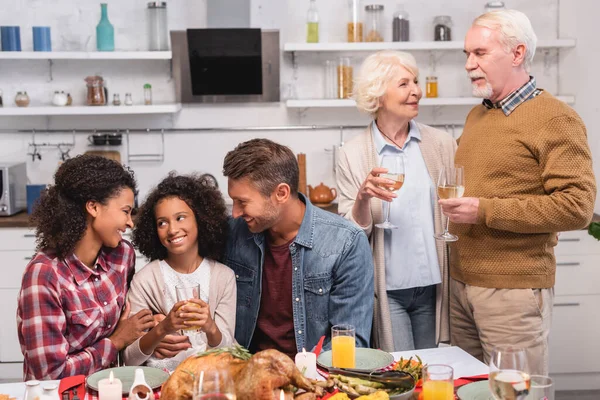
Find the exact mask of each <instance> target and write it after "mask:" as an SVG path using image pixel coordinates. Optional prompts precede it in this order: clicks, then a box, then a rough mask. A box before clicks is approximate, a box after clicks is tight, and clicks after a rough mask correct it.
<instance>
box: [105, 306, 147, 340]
mask: <svg viewBox="0 0 600 400" xmlns="http://www.w3.org/2000/svg"><path fill="white" fill-rule="evenodd" d="M130 309H131V307H130V305H129V301H128V302H127V303H126V304H125V309H124V310H123V312H122V313H121V317H120V318H119V323H118V324H117V327H116V328H115V330H114V332H113V333H112V335H110V336H109V338H108V339H109V340H110V341H111V342H113V344H114V345H115V347H116V348H117V349H118V350H122V349H124V348H125V347H127V346H129V345H130V344H131V343H133V342H135V341H136V340H137V339H138V338H139V337H140V336H142V335H144V334H145V333H146V331H147V330H148V329H151V328H152V327H153V326H154V318H152V312H151V311H150V310H148V309H146V310H142V311H140V312H138V313H137V314H135V315H134V316H131V317H130V316H129V311H130Z"/></svg>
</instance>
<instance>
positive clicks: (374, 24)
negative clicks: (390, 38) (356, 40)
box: [365, 4, 383, 42]
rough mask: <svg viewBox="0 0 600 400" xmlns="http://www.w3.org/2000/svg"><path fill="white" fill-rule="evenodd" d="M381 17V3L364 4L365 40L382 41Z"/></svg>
mask: <svg viewBox="0 0 600 400" xmlns="http://www.w3.org/2000/svg"><path fill="white" fill-rule="evenodd" d="M382 17H383V5H382V4H369V5H367V6H365V23H366V25H367V36H365V42H383V26H382V22H381V21H382Z"/></svg>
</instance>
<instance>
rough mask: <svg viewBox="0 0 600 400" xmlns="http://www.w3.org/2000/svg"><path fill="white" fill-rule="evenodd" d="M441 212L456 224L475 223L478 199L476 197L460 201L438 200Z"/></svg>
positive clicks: (464, 198)
mask: <svg viewBox="0 0 600 400" xmlns="http://www.w3.org/2000/svg"><path fill="white" fill-rule="evenodd" d="M439 203H440V206H441V207H442V212H443V213H444V215H446V216H448V217H449V218H450V221H452V222H455V223H457V224H475V223H477V213H478V211H479V199H478V198H476V197H463V198H460V199H447V200H439Z"/></svg>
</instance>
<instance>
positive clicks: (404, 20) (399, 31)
mask: <svg viewBox="0 0 600 400" xmlns="http://www.w3.org/2000/svg"><path fill="white" fill-rule="evenodd" d="M392 40H393V41H394V42H408V40H409V21H408V13H407V12H406V11H404V7H402V6H398V9H397V10H396V12H395V13H394V19H393V22H392Z"/></svg>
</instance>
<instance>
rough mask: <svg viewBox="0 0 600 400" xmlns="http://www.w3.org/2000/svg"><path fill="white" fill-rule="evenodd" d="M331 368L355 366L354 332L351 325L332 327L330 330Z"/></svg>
mask: <svg viewBox="0 0 600 400" xmlns="http://www.w3.org/2000/svg"><path fill="white" fill-rule="evenodd" d="M331 366H332V367H335V368H354V367H355V366H356V330H355V329H354V326H352V325H346V324H341V325H334V326H333V327H332V328H331Z"/></svg>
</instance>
